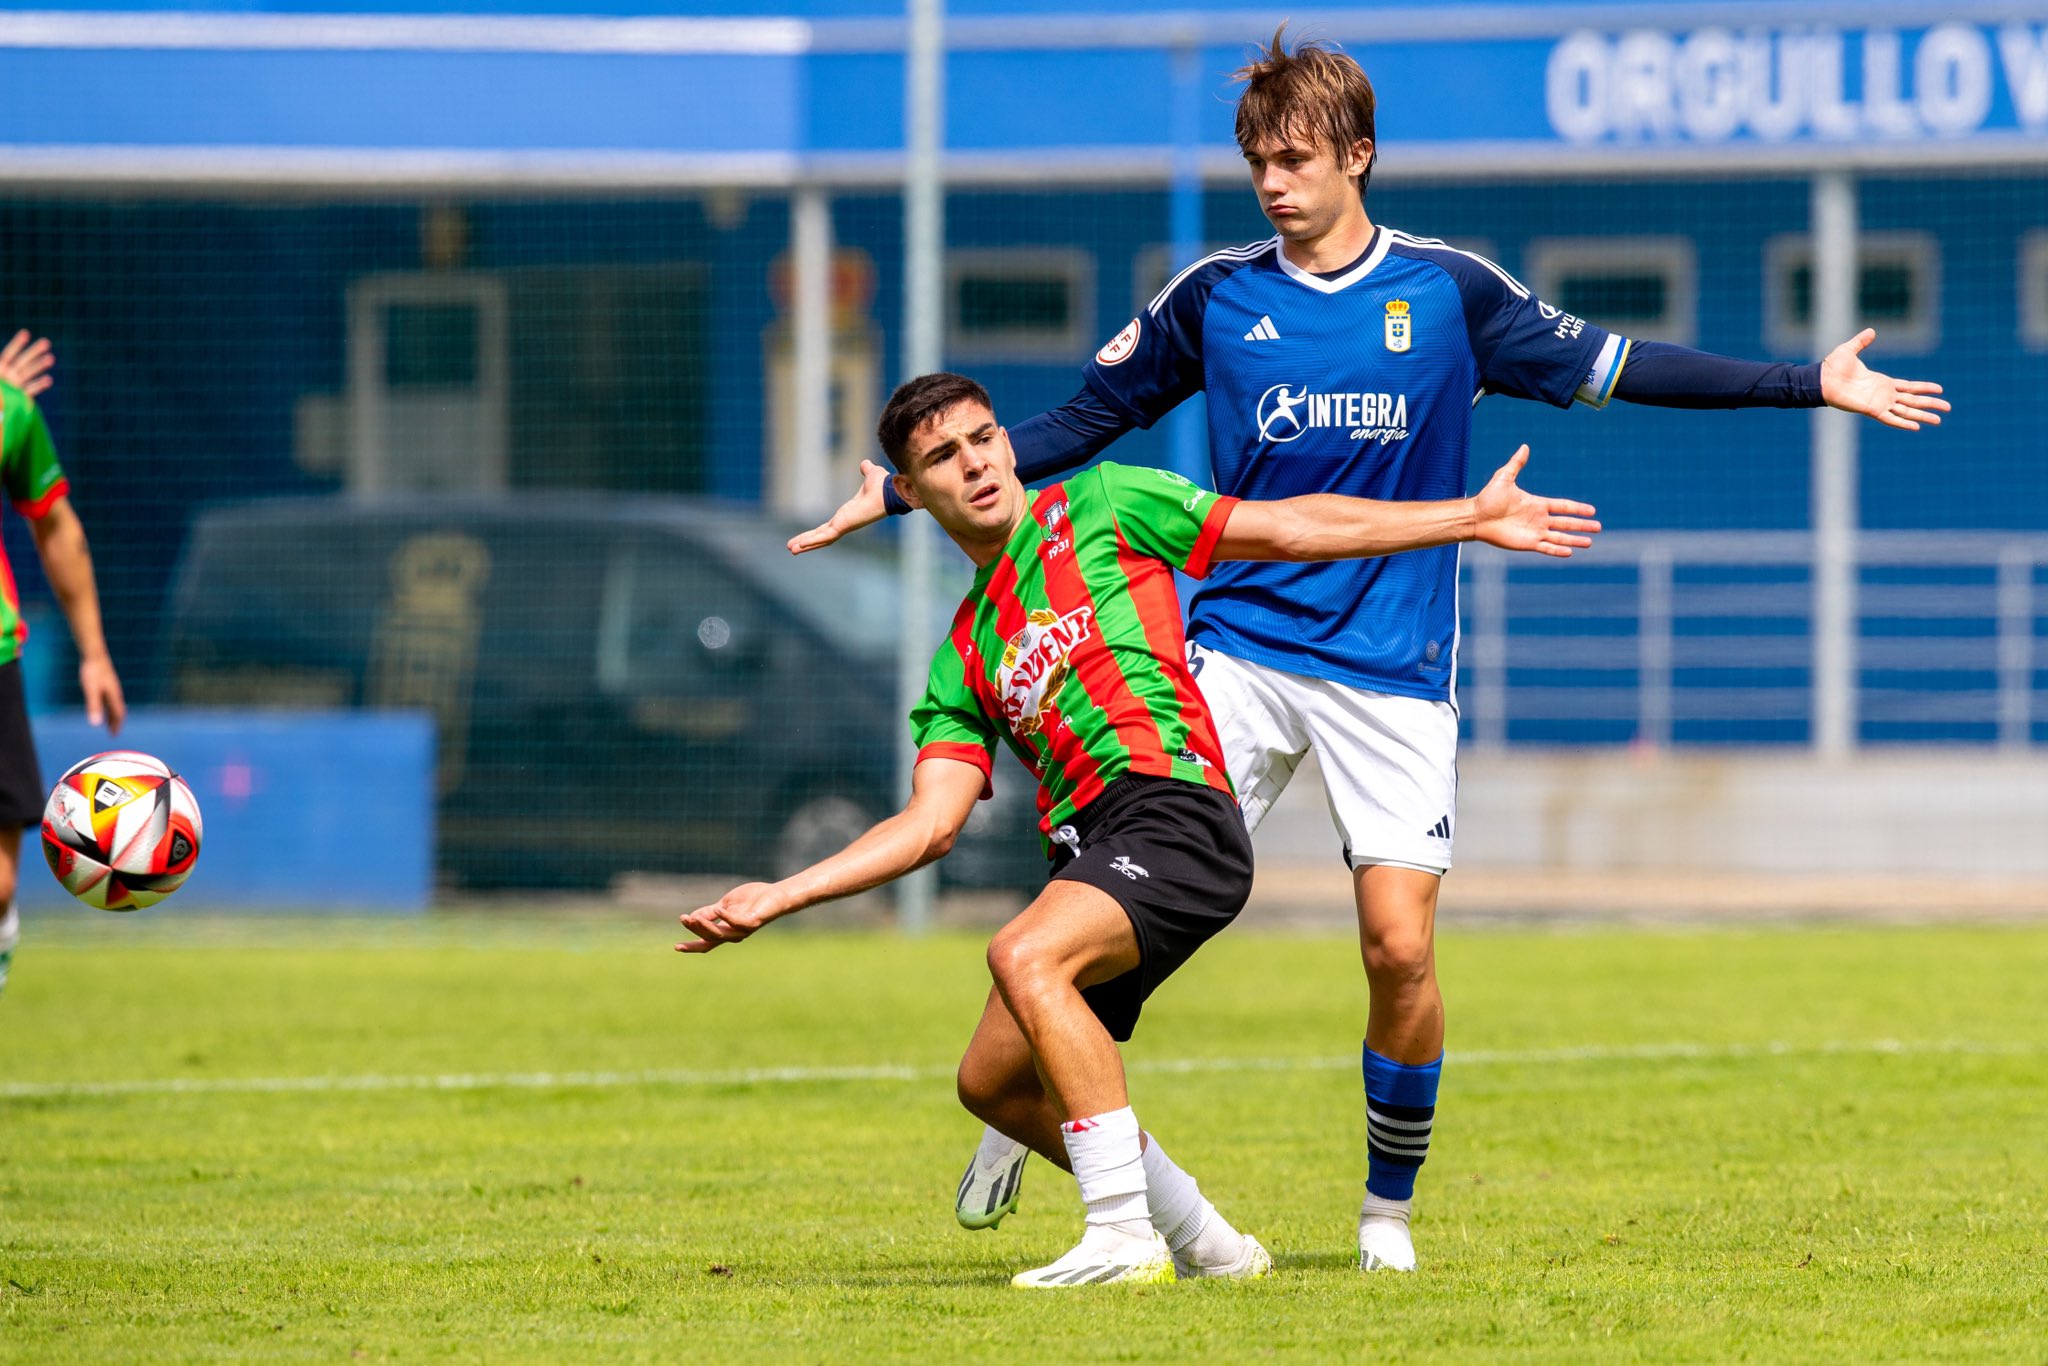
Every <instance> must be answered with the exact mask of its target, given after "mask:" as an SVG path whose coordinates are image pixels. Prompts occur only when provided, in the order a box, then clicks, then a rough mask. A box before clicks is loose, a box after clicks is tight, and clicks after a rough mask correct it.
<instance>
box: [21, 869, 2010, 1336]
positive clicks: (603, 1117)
mask: <svg viewBox="0 0 2048 1366" xmlns="http://www.w3.org/2000/svg"><path fill="white" fill-rule="evenodd" d="M815 914H816V916H817V918H819V919H824V918H825V917H827V916H829V914H830V912H829V911H825V912H819V913H815ZM28 930H29V933H28V934H27V936H26V937H25V939H24V942H23V945H22V950H21V953H20V955H19V957H18V959H17V962H16V967H15V976H14V981H13V982H12V983H11V984H10V986H9V987H8V989H7V991H6V993H5V995H4V996H0V1057H4V1059H5V1064H4V1074H0V1359H4V1360H8V1361H17V1360H18V1361H109V1360H151V1361H171V1360H189V1359H220V1358H227V1357H234V1358H245V1359H247V1358H253V1359H264V1360H273V1359H277V1360H311V1361H350V1360H373V1361H374V1360H441V1359H451V1360H485V1361H508V1360H535V1361H568V1360H645V1361H683V1360H693V1361H821V1362H822V1361H842V1360H866V1359H905V1358H908V1359H916V1360H918V1361H921V1362H927V1363H941V1362H953V1361H987V1362H999V1363H1006V1364H1007V1363H1017V1362H1033V1361H1056V1362H1075V1361H1096V1360H1119V1361H1187V1360H1198V1359H1201V1360H1216V1361H1258V1360H1268V1359H1277V1360H1314V1361H1322V1360H1337V1359H1345V1360H1361V1359H1385V1360H1396V1361H1437V1360H1443V1361H1486V1362H1494V1361H1581V1360H1587V1359H1599V1360H1655V1361H1701V1360H1737V1359H1741V1360H1755V1361H1802V1362H1807V1361H1845V1362H1848V1361H1853V1362H1866V1361H1884V1360H1899V1361H1956V1360H1986V1361H1991V1360H1998V1361H2019V1362H2031V1363H2041V1362H2043V1361H2048V1009H2044V1002H2048V986H2044V984H2048V929H2043V928H2041V927H2017V928H1956V927H1945V928H1900V929H1883V930H1850V929H1831V928H1815V929H1783V930H1765V929H1756V930H1741V931H1712V932H1708V931H1686V930H1627V931H1622V930H1600V931H1582V932H1569V933H1563V932H1561V933H1544V932H1535V931H1508V930H1469V929H1461V928H1459V927H1457V926H1455V925H1453V926H1450V927H1448V928H1447V930H1446V932H1445V933H1444V935H1443V936H1442V944H1441V949H1440V954H1441V970H1442V975H1443V978H1444V981H1445V983H1446V988H1447V993H1448V996H1449V1002H1450V1021H1451V1040H1452V1056H1451V1058H1450V1060H1449V1061H1448V1063H1447V1064H1446V1067H1445V1072H1444V1088H1443V1095H1442V1102H1441V1108H1440V1111H1439V1117H1438V1127H1437V1140H1436V1147H1435V1149H1434V1152H1433V1154H1432V1156H1431V1159H1430V1162H1429V1165H1428V1167H1427V1168H1426V1169H1425V1170H1424V1173H1423V1179H1422V1185H1421V1191H1420V1200H1419V1202H1418V1217H1417V1226H1416V1234H1417V1245H1418V1249H1419V1251H1420V1254H1421V1256H1422V1258H1423V1260H1424V1267H1423V1270H1422V1271H1421V1272H1420V1273H1419V1274H1417V1275H1415V1276H1411V1277H1398V1276H1389V1275H1380V1276H1374V1277H1370V1278H1367V1277H1361V1276H1360V1275H1359V1274H1358V1273H1357V1272H1356V1271H1355V1270H1354V1269H1353V1251H1352V1247H1351V1239H1352V1227H1351V1226H1352V1222H1353V1219H1354V1216H1355V1213H1356V1207H1357V1193H1358V1188H1359V1181H1360V1179H1361V1176H1362V1173H1363V1166H1364V1160H1363V1151H1362V1149H1363V1116H1362V1113H1361V1110H1362V1106H1361V1103H1360V1098H1359V1086H1358V1080H1357V1072H1356V1052H1357V1039H1358V1033H1359V1029H1360V1027H1361V1020H1362V1007H1363V981H1362V978H1361V976H1360V974H1359V973H1358V970H1357V967H1356V959H1355V953H1356V950H1355V947H1354V946H1353V945H1352V944H1351V943H1349V941H1347V940H1344V939H1341V938H1334V937H1290V936H1284V935H1262V934H1257V933H1252V932H1247V931H1240V932H1236V933H1233V934H1232V935H1230V936H1226V937H1225V938H1224V939H1222V940H1220V941H1218V942H1217V943H1216V944H1214V945H1212V946H1210V948H1209V949H1208V950H1207V951H1205V953H1204V954H1203V955H1202V956H1201V957H1199V958H1198V959H1197V960H1196V961H1195V963H1194V964H1193V965H1191V967H1190V968H1189V969H1188V970H1187V971H1186V972H1184V973H1183V974H1182V975H1181V976H1180V977H1178V978H1176V979H1175V980H1174V981H1173V982H1172V983H1171V984H1170V985H1169V986H1168V987H1167V989H1166V990H1165V991H1164V992H1163V993H1162V994H1161V995H1160V997H1159V998H1157V999H1156V1000H1155V1001H1154V1003H1153V1005H1152V1007H1151V1008H1150V1010H1148V1012H1147V1016H1146V1019H1145V1021H1144V1023H1143V1024H1142V1025H1141V1026H1140V1032H1139V1038H1138V1040H1137V1041H1136V1042H1135V1043H1134V1044H1133V1045H1132V1046H1131V1047H1130V1049H1129V1050H1128V1057H1129V1058H1130V1060H1131V1064H1132V1078H1131V1080H1132V1095H1133V1100H1134V1103H1135V1104H1136V1106H1137V1107H1138V1112H1139V1114H1140V1116H1141V1117H1142V1118H1143V1119H1144V1121H1145V1122H1146V1123H1147V1125H1148V1126H1149V1127H1150V1128H1152V1129H1153V1130H1154V1131H1155V1132H1157V1133H1158V1134H1159V1135H1160V1137H1161V1139H1162V1141H1163V1142H1164V1143H1165V1144H1166V1145H1167V1147H1168V1149H1169V1150H1170V1151H1171V1152H1172V1153H1173V1154H1174V1155H1175V1156H1176V1157H1177V1158H1178V1159H1179V1160H1180V1161H1181V1163H1182V1164H1183V1165H1184V1166H1186V1167H1188V1168H1189V1169H1190V1170H1191V1171H1193V1172H1195V1173H1196V1174H1197V1175H1198V1176H1199V1177H1200V1178H1201V1179H1202V1181H1203V1184H1204V1187H1205V1189H1206V1190H1207V1191H1208V1192H1209V1193H1210V1194H1211V1195H1212V1196H1213V1197H1214V1198H1215V1199H1216V1200H1217V1202H1218V1204H1219V1205H1220V1206H1221V1207H1222V1208H1223V1209H1224V1211H1225V1212H1226V1213H1227V1214H1228V1215H1230V1216H1231V1218H1232V1219H1233V1220H1234V1221H1236V1222H1238V1223H1239V1224H1240V1226H1241V1227H1244V1228H1248V1229H1250V1230H1252V1231H1254V1232H1256V1233H1258V1234H1259V1235H1260V1236H1261V1237H1262V1238H1263V1239H1264V1240H1265V1242H1266V1244H1267V1246H1268V1247H1269V1248H1271V1249H1272V1251H1273V1252H1274V1254H1275V1256H1276V1258H1277V1260H1278V1262H1279V1272H1278V1274H1277V1275H1275V1276H1273V1277H1272V1278H1271V1279H1269V1280H1266V1281H1263V1282H1259V1283H1253V1284H1241V1285H1240V1284H1221V1285H1219V1284H1209V1283H1197V1284H1184V1285H1179V1286H1170V1287H1154V1288H1149V1289H1118V1288H1115V1287H1110V1288H1106V1289H1100V1290H1095V1291H1090V1292H1082V1293H1075V1294H1069V1295H1051V1294H1030V1293H1027V1292H1022V1291H1016V1290H1012V1289H1010V1288H1009V1286H1008V1284H1007V1280H1008V1277H1009V1275H1010V1273H1011V1272H1013V1271H1015V1270H1017V1269H1019V1268H1022V1267H1025V1266H1029V1265H1035V1264H1038V1263H1040V1262H1043V1261H1045V1260H1048V1259H1050V1258H1051V1257H1053V1256H1055V1255H1057V1254H1059V1253H1060V1252H1062V1251H1064V1250H1065V1249H1066V1248H1067V1247H1068V1245H1069V1244H1070V1243H1071V1242H1072V1241H1073V1238H1074V1237H1075V1235H1076V1233H1077V1231H1078V1228H1079V1222H1080V1215H1079V1207H1078V1201H1077V1199H1076V1197H1075V1194H1074V1192H1073V1190H1072V1188H1071V1185H1070V1184H1069V1182H1068V1180H1067V1178H1065V1177H1064V1176H1063V1175H1061V1174H1060V1173H1058V1172H1056V1171H1054V1170H1053V1169H1052V1168H1051V1167H1049V1166H1048V1165H1046V1164H1044V1163H1037V1162H1035V1163H1034V1164H1033V1166H1032V1168H1031V1169H1030V1171H1029V1172H1028V1174H1027V1176H1026V1178H1025V1185H1024V1207H1023V1209H1022V1211H1021V1212H1020V1213H1019V1214H1018V1215H1016V1216H1015V1217H1014V1218H1012V1219H1011V1220H1010V1221H1009V1222H1008V1223H1006V1224H1005V1226H1004V1227H1003V1228H1002V1229H1001V1230H999V1231H996V1232H993V1233H978V1234H970V1233H967V1232H965V1231H962V1230H960V1229H958V1228H957V1227H955V1226H954V1224H953V1222H952V1218H951V1213H950V1201H951V1197H952V1192H953V1187H954V1184H955V1181H956V1179H957V1176H958V1173H959V1169H960V1167H961V1165H962V1163H963V1162H964V1160H965V1158H966V1156H967V1153H968V1151H969V1149H970V1145H971V1144H972V1142H973V1140H974V1137H975V1134H976V1133H977V1128H976V1126H975V1124H974V1123H973V1122H972V1121H971V1120H969V1119H968V1118H967V1116H966V1115H965V1114H963V1113H962V1112H961V1111H960V1110H959V1109H958V1107H957V1105H956V1103H955V1101H954V1099H953V1096H952V1088H951V1082H950V1075H951V1065H952V1063H953V1061H954V1060H955V1058H956V1056H957V1050H958V1049H959V1047H960V1046H961V1045H962V1044H963V1043H964V1041H965V1039H966V1036H967V1033H968V1029H969V1027H970V1025H971V1024H972V1022H973V1019H974V1016H975V1012H976V1010H977V1008H978V1006H979V1003H980V999H981V997H982V994H983V992H984V990H985V984H986V980H987V979H986V974H985V970H984V968H983V966H982V961H981V956H980V955H981V944H980V941H979V940H976V939H970V938H967V937H963V936H942V937H938V938H933V939H930V940H925V941H919V942H907V941H904V940H901V939H898V938H894V937H891V936H887V935H877V936H856V935H836V934H831V933H819V932H816V931H815V930H806V929H800V928H787V927H777V928H776V929H774V930H771V931H769V932H768V933H767V934H765V935H764V936H763V937H761V938H759V939H757V940H755V941H754V942H753V943H751V944H747V945H743V946H740V947H737V948H730V949H724V950H721V951H719V952H718V953H715V954H713V955H711V956H710V957H708V958H705V959H701V960H699V959H684V958H681V957H678V956H676V955H674V954H672V953H670V952H669V951H668V948H667V945H668V943H669V942H670V939H671V935H670V930H669V927H668V925H667V924H666V922H665V921H663V920H662V919H660V918H657V917H648V918H647V920H646V921H645V922H644V924H638V925H634V924H622V923H619V922H596V923H592V922H583V921H563V922H557V923H552V924H548V923H541V922H537V921H525V922H519V923H514V924H499V923H493V922H487V921H484V920H482V919H480V918H476V919H471V918H457V919H454V920H450V919H437V920H432V921H428V922H425V923H421V924H417V925H398V926H388V925H375V926H373V925H366V924H364V923H362V922H346V923H331V924H330V923H318V922H296V923H280V922H263V923H259V922H241V923H239V924H234V923H226V924H224V923H222V922H217V921H210V920H195V919H193V918H190V917H186V918H181V917H180V916H179V913H178V910H177V908H176V907H169V908H166V909H165V910H162V911H156V912H150V913H146V914H145V915H143V916H137V917H133V918H118V919H117V918H114V917H103V916H97V915H94V914H93V913H89V912H81V913H74V914H71V915H66V916H61V917H51V916H45V917H43V918H41V919H40V920H36V921H33V922H31V923H30V925H29V927H28ZM570 1074H575V1075H570ZM248 1079H269V1080H270V1081H274V1082H276V1083H277V1085H275V1086H256V1085H252V1084H250V1083H249V1080H248ZM99 1082H106V1083H123V1084H125V1083H135V1085H133V1086H127V1085H116V1086H105V1087H94V1086H91V1085H88V1083H99Z"/></svg>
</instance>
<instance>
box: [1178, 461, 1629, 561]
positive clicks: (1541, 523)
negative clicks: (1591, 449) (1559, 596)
mask: <svg viewBox="0 0 2048 1366" xmlns="http://www.w3.org/2000/svg"><path fill="white" fill-rule="evenodd" d="M1528 462H1529V448H1528V447H1527V446H1523V447H1522V448H1520V449H1519V450H1517V451H1516V452H1515V453H1514V454H1513V455H1512V456H1510V457H1509V458H1508V462H1507V464H1505V465H1503V466H1501V467H1500V468H1499V469H1498V470H1496V471H1494V475H1493V478H1492V479H1490V480H1488V481H1487V484H1486V487H1485V488H1483V489H1481V490H1480V491H1479V493H1478V495H1477V496H1476V497H1472V498H1454V499H1447V500H1445V501H1443V502H1440V503H1382V502H1375V501H1373V500H1371V499H1367V498H1346V497H1343V496H1342V495H1339V494H1335V493H1312V494H1308V495H1306V496H1305V497H1301V498H1282V499H1279V500H1277V501H1274V502H1247V503H1239V504H1238V505H1237V506H1236V507H1235V508H1233V509H1231V512H1230V520H1229V521H1228V522H1226V523H1225V524H1224V527H1223V534H1222V535H1221V536H1220V537H1218V538H1217V542H1216V555H1215V558H1217V559H1219V560H1297V561H1299V560H1355V559H1368V558H1371V557H1372V556H1375V555H1393V554H1398V553H1399V552H1401V551H1403V550H1422V549H1426V548H1427V547H1429V546H1433V545H1449V544H1451V543H1452V542H1455V541H1484V542H1486V543H1487V544H1488V545H1497V546H1500V547H1501V548H1503V549H1506V550H1529V551H1535V552H1537V553H1538V554H1543V555H1555V556H1558V557H1559V558H1568V557H1570V555H1571V553H1572V551H1573V550H1575V549H1576V550H1583V549H1584V548H1585V547H1587V546H1589V545H1591V544H1592V543H1593V541H1592V537H1593V536H1594V535H1595V534H1596V533H1597V532H1598V531H1599V530H1600V524H1599V523H1598V522H1596V521H1593V520H1592V517H1593V508H1592V505H1591V504H1589V503H1578V502H1573V501H1572V500H1570V499H1568V498H1546V497H1543V496H1542V495H1540V494H1534V493H1529V492H1526V491H1525V490H1524V489H1523V488H1522V487H1521V486H1520V485H1519V484H1517V483H1516V482H1515V480H1516V478H1517V477H1518V476H1519V475H1520V474H1521V472H1522V467H1523V466H1524V465H1526V464H1528Z"/></svg>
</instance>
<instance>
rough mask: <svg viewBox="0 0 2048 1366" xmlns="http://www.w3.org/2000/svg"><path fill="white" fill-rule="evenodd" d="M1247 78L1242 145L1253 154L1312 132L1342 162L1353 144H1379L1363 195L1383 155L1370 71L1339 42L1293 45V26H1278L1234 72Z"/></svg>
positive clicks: (1362, 181)
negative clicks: (1266, 42) (1290, 28)
mask: <svg viewBox="0 0 2048 1366" xmlns="http://www.w3.org/2000/svg"><path fill="white" fill-rule="evenodd" d="M1233 75H1234V76H1235V78H1236V79H1237V80H1239V81H1242V82H1244V94H1243V96H1242V97H1240V98H1239V100H1238V102H1237V145H1238V147H1239V149H1241V150H1242V151H1244V152H1246V153H1249V152H1250V151H1251V150H1252V147H1253V146H1254V145H1255V144H1257V143H1259V142H1262V141H1266V140H1269V139H1270V140H1273V141H1283V140H1286V139H1289V138H1299V137H1306V138H1312V139H1314V140H1315V141H1317V142H1320V143H1322V144H1323V145H1325V146H1327V147H1329V148H1331V149H1333V150H1334V151H1335V152H1336V153H1337V159H1338V161H1339V162H1340V163H1341V162H1342V161H1343V159H1344V158H1345V157H1346V156H1347V155H1349V154H1350V151H1351V144H1352V143H1354V142H1357V141H1360V140H1361V139H1363V140H1364V141H1366V142H1370V143H1372V145H1373V148H1372V154H1371V156H1369V157H1368V158H1367V160H1366V163H1365V174H1363V175H1361V176H1359V177H1358V195H1359V198H1361V199H1363V198H1364V197H1365V187H1366V183H1367V182H1368V181H1370V180H1371V179H1372V168H1373V167H1374V166H1375V165H1376V164H1378V162H1379V159H1380V148H1379V142H1378V140H1377V139H1375V138H1374V137H1373V115H1374V113H1375V101H1374V99H1373V93H1372V82H1371V81H1369V80H1367V79H1366V76H1365V71H1364V69H1363V68H1362V67H1360V66H1359V65H1358V63H1357V62H1355V61H1353V60H1352V59H1351V58H1350V57H1348V56H1346V55H1345V54H1344V53H1343V52H1340V51H1339V50H1338V49H1337V48H1336V47H1335V46H1334V45H1332V44H1329V43H1322V42H1314V41H1308V42H1298V43H1296V44H1295V45H1294V47H1293V49H1292V50H1290V49H1289V48H1288V46H1287V25H1286V24H1284V23H1283V24H1281V25H1280V27H1279V28H1278V29H1277V30H1275V31H1274V34H1273V42H1272V45H1271V46H1270V47H1266V48H1263V49H1261V50H1260V52H1259V55H1258V56H1257V58H1255V59H1254V60H1253V61H1251V62H1249V63H1247V64H1246V65H1244V66H1242V67H1239V68H1238V69H1237V71H1236V72H1234V73H1233Z"/></svg>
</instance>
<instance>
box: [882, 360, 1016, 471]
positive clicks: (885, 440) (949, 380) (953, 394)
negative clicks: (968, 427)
mask: <svg viewBox="0 0 2048 1366" xmlns="http://www.w3.org/2000/svg"><path fill="white" fill-rule="evenodd" d="M956 403H979V404H980V405H981V406H982V407H984V408H986V409H988V410H989V411H990V412H994V411H995V404H993V403H991V402H989V398H988V390H986V389H984V388H982V387H981V386H980V385H979V384H976V383H975V382H974V381H973V380H971V379H969V378H967V376H965V375H955V374H952V373H950V372H948V371H945V370H940V371H938V372H936V373H934V374H929V375H919V376H918V377H917V378H916V379H913V380H908V381H906V382H905V383H903V384H902V385H899V386H898V387H897V390H896V392H895V393H893V394H891V395H889V402H888V405H887V406H886V407H884V408H883V409H882V420H881V421H880V422H877V423H876V424H875V440H877V441H879V442H881V443H882V454H884V455H886V456H888V457H889V463H890V464H891V465H893V466H895V467H896V472H897V473H898V474H901V473H903V462H904V461H905V460H906V459H908V458H909V456H910V437H911V434H912V433H913V432H915V431H916V430H917V429H918V428H919V427H922V426H923V425H924V424H925V423H927V422H929V421H931V420H932V419H933V418H935V417H937V416H938V415H939V414H941V413H943V412H945V411H946V409H948V408H950V407H952V406H953V405H954V404H956Z"/></svg>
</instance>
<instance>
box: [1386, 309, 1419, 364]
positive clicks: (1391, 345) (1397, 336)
mask: <svg viewBox="0 0 2048 1366" xmlns="http://www.w3.org/2000/svg"><path fill="white" fill-rule="evenodd" d="M1414 344H1415V324H1414V322H1413V320H1412V319H1411V318H1410V317H1409V313H1408V301H1407V300H1406V299H1390V300H1388V302H1387V350H1389V351H1406V350H1407V349H1408V348H1409V347H1410V346H1413V345H1414Z"/></svg>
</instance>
